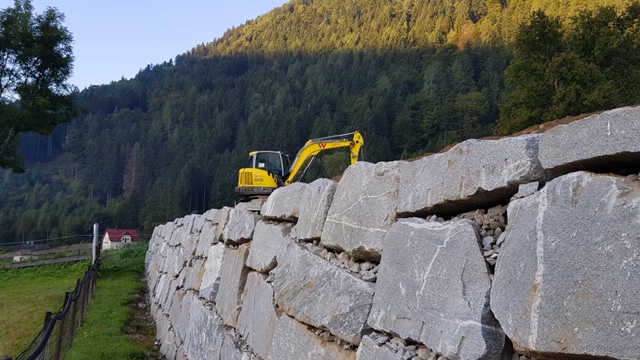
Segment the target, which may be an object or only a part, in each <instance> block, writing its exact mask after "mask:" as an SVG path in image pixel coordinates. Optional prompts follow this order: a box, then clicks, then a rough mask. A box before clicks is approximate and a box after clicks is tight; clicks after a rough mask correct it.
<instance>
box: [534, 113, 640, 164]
mask: <svg viewBox="0 0 640 360" xmlns="http://www.w3.org/2000/svg"><path fill="white" fill-rule="evenodd" d="M638 139H640V107H624V108H619V109H614V110H609V111H605V112H603V113H601V114H597V115H592V116H589V117H587V118H585V119H582V120H579V121H574V122H572V123H569V124H565V125H559V126H556V127H554V128H551V129H549V130H547V131H546V132H544V133H543V134H542V136H541V138H540V154H539V157H540V163H541V164H542V166H544V167H545V168H547V169H551V170H553V171H555V172H569V171H573V170H590V169H600V168H606V169H610V168H611V167H612V165H615V166H621V165H623V164H626V165H629V164H631V165H632V166H633V167H635V168H637V166H638V165H637V164H638V161H640V141H638Z"/></svg>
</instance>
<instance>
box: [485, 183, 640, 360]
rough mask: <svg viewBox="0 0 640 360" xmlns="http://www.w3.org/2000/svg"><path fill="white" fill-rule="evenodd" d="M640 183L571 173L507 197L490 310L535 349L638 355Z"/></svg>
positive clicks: (521, 344)
mask: <svg viewBox="0 0 640 360" xmlns="http://www.w3.org/2000/svg"><path fill="white" fill-rule="evenodd" d="M639 206H640V182H638V181H637V180H635V181H633V180H630V179H627V178H623V177H618V176H610V175H598V174H592V173H587V172H576V173H571V174H568V175H565V176H562V177H559V178H556V179H554V180H552V181H550V182H548V183H547V184H546V186H545V187H543V188H542V189H541V190H539V191H538V192H537V193H536V194H534V195H531V196H528V197H526V198H523V199H519V200H515V201H513V202H511V203H510V204H509V207H508V216H509V225H508V226H507V229H506V235H505V236H506V240H505V242H504V244H503V245H502V250H501V253H500V256H499V258H498V262H497V264H496V275H495V280H494V283H493V290H492V293H491V308H492V310H493V312H494V314H495V316H496V318H497V319H498V320H499V321H500V323H501V324H502V327H503V329H504V331H505V333H506V334H507V336H508V337H509V338H510V339H511V341H512V342H513V344H514V346H515V348H516V349H517V350H519V351H521V352H524V353H529V354H532V355H534V356H535V357H548V356H558V357H566V358H569V357H571V356H575V357H576V358H577V357H579V356H585V357H587V356H590V357H594V358H595V357H607V358H615V359H637V358H638V357H639V356H640V342H638V339H639V338H640V326H637V325H638V324H640V301H638V299H639V298H640V285H639V284H640V282H639V281H638V279H640V242H639V241H638V239H640V221H639V219H640V208H639Z"/></svg>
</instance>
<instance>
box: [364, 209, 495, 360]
mask: <svg viewBox="0 0 640 360" xmlns="http://www.w3.org/2000/svg"><path fill="white" fill-rule="evenodd" d="M384 244H385V245H384V252H383V255H382V261H381V263H380V268H379V270H378V281H377V283H376V293H375V296H374V298H373V307H372V309H371V314H370V315H369V320H368V323H369V325H371V327H373V328H374V329H378V330H381V331H385V332H390V333H394V334H398V335H399V336H400V337H402V338H405V339H414V340H415V341H418V342H420V343H423V344H425V345H426V346H427V347H429V348H431V349H433V350H434V351H436V352H438V353H441V354H443V355H444V356H446V357H448V358H452V359H469V360H471V359H500V358H501V357H502V353H503V348H504V345H505V336H504V333H503V332H502V330H501V329H500V326H499V324H498V323H497V321H496V320H495V319H494V318H493V315H492V314H491V310H490V309H489V292H490V290H491V281H490V279H489V274H488V269H487V265H486V263H485V260H484V258H483V256H482V253H481V250H480V245H479V237H478V234H477V229H476V227H475V226H474V224H473V223H472V222H471V221H469V220H460V221H454V222H450V223H444V224H442V223H439V222H428V221H426V220H423V219H417V218H410V219H402V220H399V221H398V222H396V223H395V224H394V225H393V226H392V227H391V230H390V231H389V233H388V235H387V238H386V239H385V243H384Z"/></svg>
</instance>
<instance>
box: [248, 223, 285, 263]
mask: <svg viewBox="0 0 640 360" xmlns="http://www.w3.org/2000/svg"><path fill="white" fill-rule="evenodd" d="M292 226H293V225H292V224H289V223H268V222H265V221H263V220H261V221H259V222H258V224H256V231H255V235H254V238H253V240H252V241H251V250H250V251H249V257H248V258H247V264H246V265H247V266H248V267H250V268H252V269H254V270H256V271H259V272H263V273H268V272H269V271H270V270H271V269H273V268H274V267H276V255H277V254H278V252H280V251H281V249H282V248H283V247H286V246H287V245H288V244H289V243H291V242H292V241H293V240H292V239H291V238H290V233H291V227H292Z"/></svg>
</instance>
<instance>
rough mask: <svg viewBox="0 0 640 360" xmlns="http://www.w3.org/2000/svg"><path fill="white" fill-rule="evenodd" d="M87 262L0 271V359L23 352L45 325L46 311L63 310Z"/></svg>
mask: <svg viewBox="0 0 640 360" xmlns="http://www.w3.org/2000/svg"><path fill="white" fill-rule="evenodd" d="M88 264H89V263H88V262H81V263H67V264H57V265H47V266H40V267H33V268H24V269H0V329H2V336H0V357H2V356H3V355H13V356H16V355H18V354H19V353H20V352H21V351H23V350H25V349H26V348H27V346H28V345H29V344H30V343H31V341H32V340H33V339H34V338H35V336H36V335H37V334H38V332H39V331H40V330H41V329H42V327H43V325H44V316H45V313H46V312H47V311H51V312H57V311H58V310H59V309H60V307H62V305H63V304H62V302H63V301H64V293H65V291H72V290H73V289H74V288H75V286H76V280H77V279H78V278H80V277H82V276H83V275H84V272H85V271H86V270H87V266H88Z"/></svg>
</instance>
